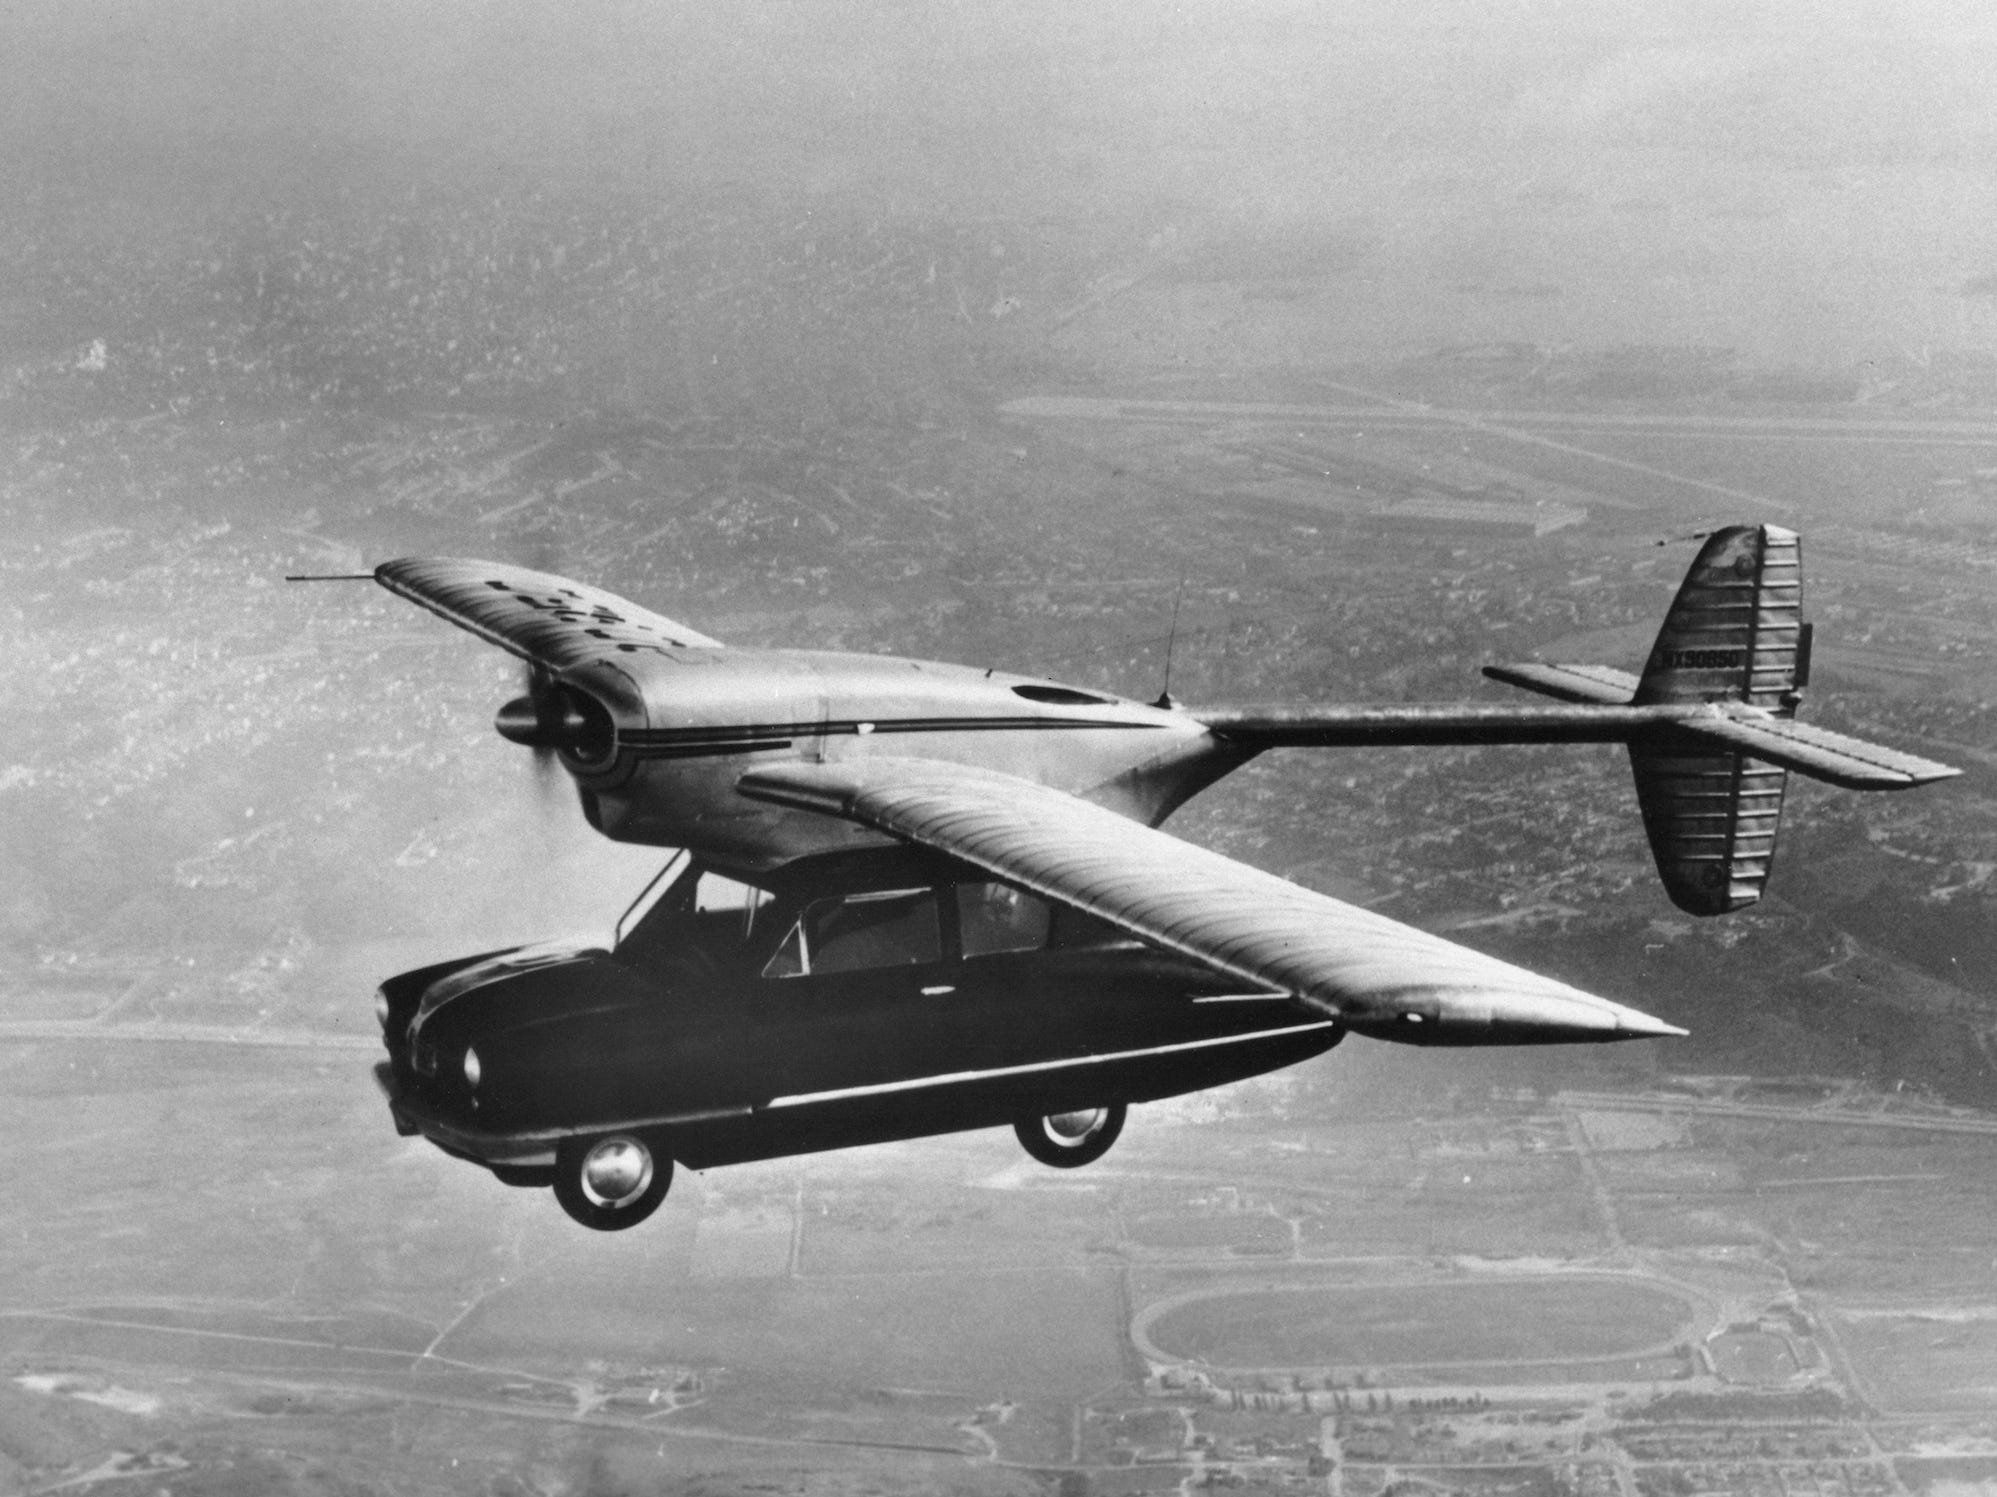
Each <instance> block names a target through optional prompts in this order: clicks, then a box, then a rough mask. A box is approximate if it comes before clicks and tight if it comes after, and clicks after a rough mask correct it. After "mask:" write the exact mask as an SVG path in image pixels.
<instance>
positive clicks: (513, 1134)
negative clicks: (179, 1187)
mask: <svg viewBox="0 0 1997 1497" xmlns="http://www.w3.org/2000/svg"><path fill="white" fill-rule="evenodd" d="M374 1081H375V1085H376V1086H378V1087H380V1088H381V1093H382V1095H383V1096H384V1097H386V1098H388V1112H389V1116H390V1117H392V1118H393V1119H394V1120H395V1131H396V1132H397V1133H398V1134H400V1135H401V1136H402V1137H404V1138H413V1137H415V1136H416V1135H417V1134H419V1133H420V1134H421V1135H423V1137H425V1138H427V1139H429V1140H430V1142H431V1143H433V1144H435V1145H436V1146H437V1147H438V1148H440V1149H442V1150H443V1151H444V1152H445V1153H446V1154H454V1155H456V1156H457V1157H458V1158H460V1159H469V1160H472V1161H474V1162H475V1163H478V1164H485V1165H502V1166H506V1167H508V1168H513V1169H536V1168H544V1167H552V1166H553V1165H554V1163H555V1150H556V1149H558V1148H559V1147H560V1146H561V1143H562V1140H563V1139H567V1138H581V1137H584V1136H586V1135H587V1136H592V1137H593V1136H595V1135H596V1134H599V1133H635V1132H639V1131H646V1132H650V1131H654V1130H658V1129H665V1128H673V1127H676V1126H678V1127H683V1126H685V1125H686V1124H689V1123H709V1122H714V1121H717V1120H719V1119H723V1118H741V1117H749V1116H751V1115H752V1114H754V1113H755V1112H757V1111H758V1110H759V1109H757V1108H753V1107H734V1108H717V1109H712V1110H708V1111H703V1112H687V1113H674V1114H669V1115H666V1116H661V1117H650V1118H619V1119H616V1120H614V1121H611V1122H601V1123H579V1124H575V1125H573V1126H568V1127H560V1128H527V1129H514V1130H509V1131H506V1132H498V1131H495V1130H493V1129H490V1128H481V1127H479V1126H478V1125H477V1124H476V1123H467V1122H465V1121H464V1120H462V1119H461V1118H458V1117H455V1116H447V1115H446V1114H445V1112H444V1110H443V1109H442V1108H441V1107H439V1106H438V1105H437V1104H436V1103H434V1102H428V1101H425V1100H424V1099H423V1098H421V1097H416V1096H411V1095H410V1093H409V1090H408V1089H407V1088H406V1087H405V1086H404V1085H403V1084H402V1082H401V1080H400V1079H399V1078H398V1077H397V1076H396V1074H395V1066H394V1064H393V1063H392V1062H390V1061H386V1060H384V1061H379V1062H377V1063H376V1065H375V1068H374Z"/></svg>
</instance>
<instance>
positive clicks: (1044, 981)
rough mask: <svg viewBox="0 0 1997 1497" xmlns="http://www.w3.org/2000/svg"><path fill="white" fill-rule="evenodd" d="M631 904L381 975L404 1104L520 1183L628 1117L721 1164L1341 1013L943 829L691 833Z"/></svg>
mask: <svg viewBox="0 0 1997 1497" xmlns="http://www.w3.org/2000/svg"><path fill="white" fill-rule="evenodd" d="M668 875H670V876H668ZM717 896H718V897H717ZM627 922H628V923H629V929H628V931H626V932H625V933H623V934H622V935H621V936H620V938H618V939H616V940H615V941H614V942H612V943H611V944H609V945H607V946H586V945H579V944H573V943H571V944H558V945H549V946H540V947H524V948H519V949H515V950H511V951H505V952H498V953H490V954H487V955H484V956H481V957H474V958H468V959H465V960H462V961H457V962H449V963H443V964H440V965H437V966H432V967H425V968H422V969H420V970H417V971H413V972H408V973H404V974H402V975H401V976H399V977H395V978H392V979H390V980H389V981H388V982H387V983H385V984H383V986H382V990H381V999H380V1000H379V1001H378V1007H379V1008H380V1010H381V1012H382V1020H383V1034H384V1040H385V1043H386V1045H387V1049H388V1053H389V1059H388V1060H387V1061H386V1062H385V1063H383V1064H382V1065H380V1066H378V1067H377V1068H376V1070H377V1075H378V1077H379V1078H380V1080H381V1083H382V1086H383V1089H384V1091H385V1092H386V1093H387V1094H388V1097H389V1101H390V1106H391V1108H392V1110H393V1113H394V1116H395V1120H396V1124H397V1126H398V1128H399V1129H400V1130H401V1131H403V1132H404V1133H406V1134H414V1133H421V1134H424V1135H425V1136H427V1137H428V1138H429V1139H431V1140H432V1141H433V1142H434V1143H436V1144H437V1145H438V1146H439V1147H441V1148H443V1149H444V1150H446V1151H447V1152H449V1153H452V1154H456V1155H459V1156H462V1157H464V1158H468V1159H472V1160H475V1161H477V1162H479V1163H481V1164H484V1165H486V1166H488V1167H490V1168H492V1169H494V1171H495V1173H497V1174H499V1175H500V1176H501V1178H504V1179H508V1180H511V1181H513V1182H515V1183H523V1184H524V1183H541V1181H542V1180H543V1179H544V1172H545V1174H548V1175H551V1174H552V1172H553V1170H554V1167H555V1164H556V1160H557V1155H558V1151H559V1149H560V1147H561V1145H562V1144H563V1141H564V1140H575V1139H584V1138H590V1137H595V1136H603V1135H610V1134H613V1133H628V1134H632V1135H637V1136H642V1137H644V1138H645V1139H646V1140H647V1141H648V1147H650V1148H652V1149H653V1150H655V1151H656V1152H658V1153H660V1154H662V1155H663V1156H664V1157H665V1158H666V1159H668V1160H676V1161H678V1162H679V1163H681V1164H683V1165H687V1166H690V1167H694V1168H706V1167H708V1166H711V1165H722V1164H733V1163H738V1162H741V1161H745V1160H752V1159H764V1158H770V1157H774V1156H780V1155H788V1154H798V1153H806V1152H811V1151H814V1150H821V1149H836V1148H845V1147H848V1146H852V1145H858V1144H869V1143H880V1142H885V1141H888V1140H893V1139H906V1138H915V1137H920V1136H924V1135H928V1134H935V1133H945V1132H951V1131H956V1130H961V1129H971V1128H986V1127H994V1126H1004V1125H1007V1124H1013V1125H1019V1124H1021V1123H1022V1121H1023V1120H1028V1119H1037V1118H1042V1117H1048V1116H1052V1115H1059V1114H1071V1113H1076V1112H1078V1111H1080V1110H1084V1109H1099V1108H1106V1107H1111V1106H1116V1107H1118V1108H1119V1109H1120V1108H1121V1106H1122V1105H1124V1104H1128V1103H1132V1102H1144V1101H1150V1100H1154V1099H1157V1098H1161V1097H1169V1096H1174V1095H1177V1094H1181V1093H1185V1092H1192V1091H1198V1090H1201V1089H1203V1088H1206V1087H1211V1086H1216V1085H1219V1084H1221V1083H1224V1082H1229V1081H1235V1080H1239V1079H1241V1078H1244V1077H1248V1076H1253V1075H1257V1074H1260V1073H1262V1072H1265V1071H1270V1070H1274V1069H1276V1068H1278V1067H1281V1066H1287V1065H1290V1064H1292V1063H1294V1062H1296V1061H1299V1060H1303V1059H1305V1058H1307V1057H1309V1056H1312V1055H1316V1054H1318V1053H1320V1052H1322V1051H1324V1050H1327V1049H1329V1048H1330V1047H1331V1046H1332V1045H1334V1044H1336V1043H1337V1042H1338V1040H1339V1039H1340V1038H1341V1037H1342V1031H1341V1030H1340V1029H1339V1027H1338V1026H1337V1025H1336V1024H1334V1023H1332V1022H1331V1021H1329V1020H1327V1019H1326V1018H1325V1017H1324V1016H1323V1015H1322V1014H1319V1013H1315V1012H1313V1011H1311V1010H1309V1009H1306V1008H1304V1007H1302V1006H1301V1005H1298V1004H1296V1003H1294V1002H1292V1001H1291V1000H1289V999H1288V998H1287V997H1286V996H1285V995H1283V994H1281V993H1272V992H1260V991H1253V990H1247V991H1244V990H1243V988H1242V986H1241V985H1240V984H1239V983H1238V982H1234V981H1232V980H1231V979H1229V978H1227V977H1225V976H1224V975H1222V974H1219V973H1217V972H1216V971H1215V970H1214V969H1212V968H1210V967H1207V966H1205V965H1203V964H1201V963H1198V962H1194V961H1191V960H1188V959H1186V958H1184V957H1180V956H1177V955H1174V954H1171V953H1169V952H1166V951H1163V950H1161V949H1158V948H1156V947H1152V946H1149V945H1145V944H1143V943H1140V942H1136V941H1132V940H1130V939H1128V938H1126V937H1123V936H1121V935H1120V934H1118V933H1116V932H1115V931H1113V930H1111V929H1110V928H1109V927H1107V926H1104V925H1102V924H1100V923H1099V922H1096V921H1094V920H1092V919H1090V918H1089V917H1087V916H1085V915H1082V914H1081V913H1080V912H1078V911H1075V910H1073V909H1070V908H1068V907H1065V906H1060V905H1050V904H1047V903H1045V902H1042V901H1040V900H1037V899H1035V898H1033V897H1032V896H1031V895H1028V894H1025V893H1023V892H1021V891H1019V890H1016V889H1012V888H1010V887H1008V886H1006V885H1003V884H998V883H995V882H993V881H991V880H990V879H989V878H988V877H987V876H985V875H983V874H981V873H979V872H977V871H976V870H973V869H971V868H969V867H967V866H965V865H962V864H957V863H952V862H949V861H947V860H943V859H938V858H934V857H929V856H926V855H920V854H909V853H901V854H894V855H889V856H880V855H877V854H860V855H851V856H845V857H835V858H832V859H814V860H811V861H810V862H809V863H808V864H804V865H795V866H793V867H792V868H791V869H788V870H786V872H785V874H784V876H783V877H781V878H780V879H764V880H763V881H762V882H760V883H759V884H758V885H755V886H749V885H743V884H739V883H736V882H735V881H734V880H732V879H728V878H726V877H724V876H722V875H720V874H719V873H717V872H716V871H715V870H713V869H711V868H707V867H703V866H702V865H700V864H699V863H697V862H695V861H692V860H688V859H682V860H679V862H678V864H677V866H672V865H669V868H668V870H667V875H662V881H661V884H660V892H659V893H658V895H657V897H656V899H654V900H653V901H652V902H651V903H650V905H649V907H648V908H646V909H645V910H644V912H643V914H642V916H640V917H639V918H637V919H636V920H635V921H630V919H629V916H627ZM627 922H620V926H623V925H624V924H626V923H627ZM468 1056H469V1057H471V1059H470V1060H469V1062H468V1060H467V1057H468ZM1117 1119H1118V1122H1119V1123H1120V1121H1121V1112H1120V1110H1119V1112H1118V1113H1117ZM1024 1136H1025V1135H1022V1137H1023V1138H1024ZM1105 1146H1106V1143H1105Z"/></svg>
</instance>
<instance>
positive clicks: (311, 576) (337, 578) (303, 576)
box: [284, 572, 374, 582]
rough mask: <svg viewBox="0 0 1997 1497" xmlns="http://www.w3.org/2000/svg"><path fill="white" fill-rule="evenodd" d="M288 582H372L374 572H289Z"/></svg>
mask: <svg viewBox="0 0 1997 1497" xmlns="http://www.w3.org/2000/svg"><path fill="white" fill-rule="evenodd" d="M284 580H285V581H286V582H372V581H374V573H372V572H287V573H285V574H284Z"/></svg>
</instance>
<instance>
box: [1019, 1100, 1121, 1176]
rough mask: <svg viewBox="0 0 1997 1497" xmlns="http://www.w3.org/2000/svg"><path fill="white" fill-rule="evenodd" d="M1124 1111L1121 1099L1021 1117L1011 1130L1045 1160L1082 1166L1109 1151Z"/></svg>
mask: <svg viewBox="0 0 1997 1497" xmlns="http://www.w3.org/2000/svg"><path fill="white" fill-rule="evenodd" d="M1125 1111H1126V1109H1125V1107H1124V1105H1123V1104H1122V1103H1121V1102H1112V1103H1110V1104H1109V1105H1108V1106H1106V1107H1090V1108H1085V1109H1083V1110H1081V1111H1079V1112H1054V1113H1049V1114H1047V1115H1046V1116H1045V1117H1032V1118H1020V1119H1019V1120H1018V1121H1017V1122H1015V1123H1014V1124H1013V1125H1012V1131H1013V1132H1014V1133H1016V1134H1017V1135H1019V1146H1020V1147H1021V1148H1022V1149H1024V1150H1026V1152H1027V1153H1029V1154H1031V1155H1032V1156H1033V1157H1034V1158H1035V1159H1037V1160H1039V1161H1040V1162H1041V1163H1042V1164H1051V1165H1053V1166H1054V1168H1056V1169H1058V1170H1072V1169H1079V1168H1080V1167H1081V1166H1082V1165H1085V1164H1094V1163H1095V1162H1096V1161H1097V1160H1098V1159H1100V1158H1102V1157H1103V1155H1105V1154H1107V1153H1108V1152H1109V1146H1110V1145H1111V1144H1113V1143H1115V1142H1116V1136H1117V1135H1118V1134H1119V1133H1121V1132H1123V1117H1124V1113H1125Z"/></svg>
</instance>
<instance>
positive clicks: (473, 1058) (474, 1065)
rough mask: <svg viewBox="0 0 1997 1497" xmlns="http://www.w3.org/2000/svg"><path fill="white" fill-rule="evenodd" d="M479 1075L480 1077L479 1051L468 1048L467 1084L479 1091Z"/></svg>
mask: <svg viewBox="0 0 1997 1497" xmlns="http://www.w3.org/2000/svg"><path fill="white" fill-rule="evenodd" d="M478 1077H479V1063H478V1051H476V1050H469V1049H468V1050H466V1051H465V1085H466V1086H468V1087H470V1088H471V1089H472V1090H473V1091H477V1090H478Z"/></svg>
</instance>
